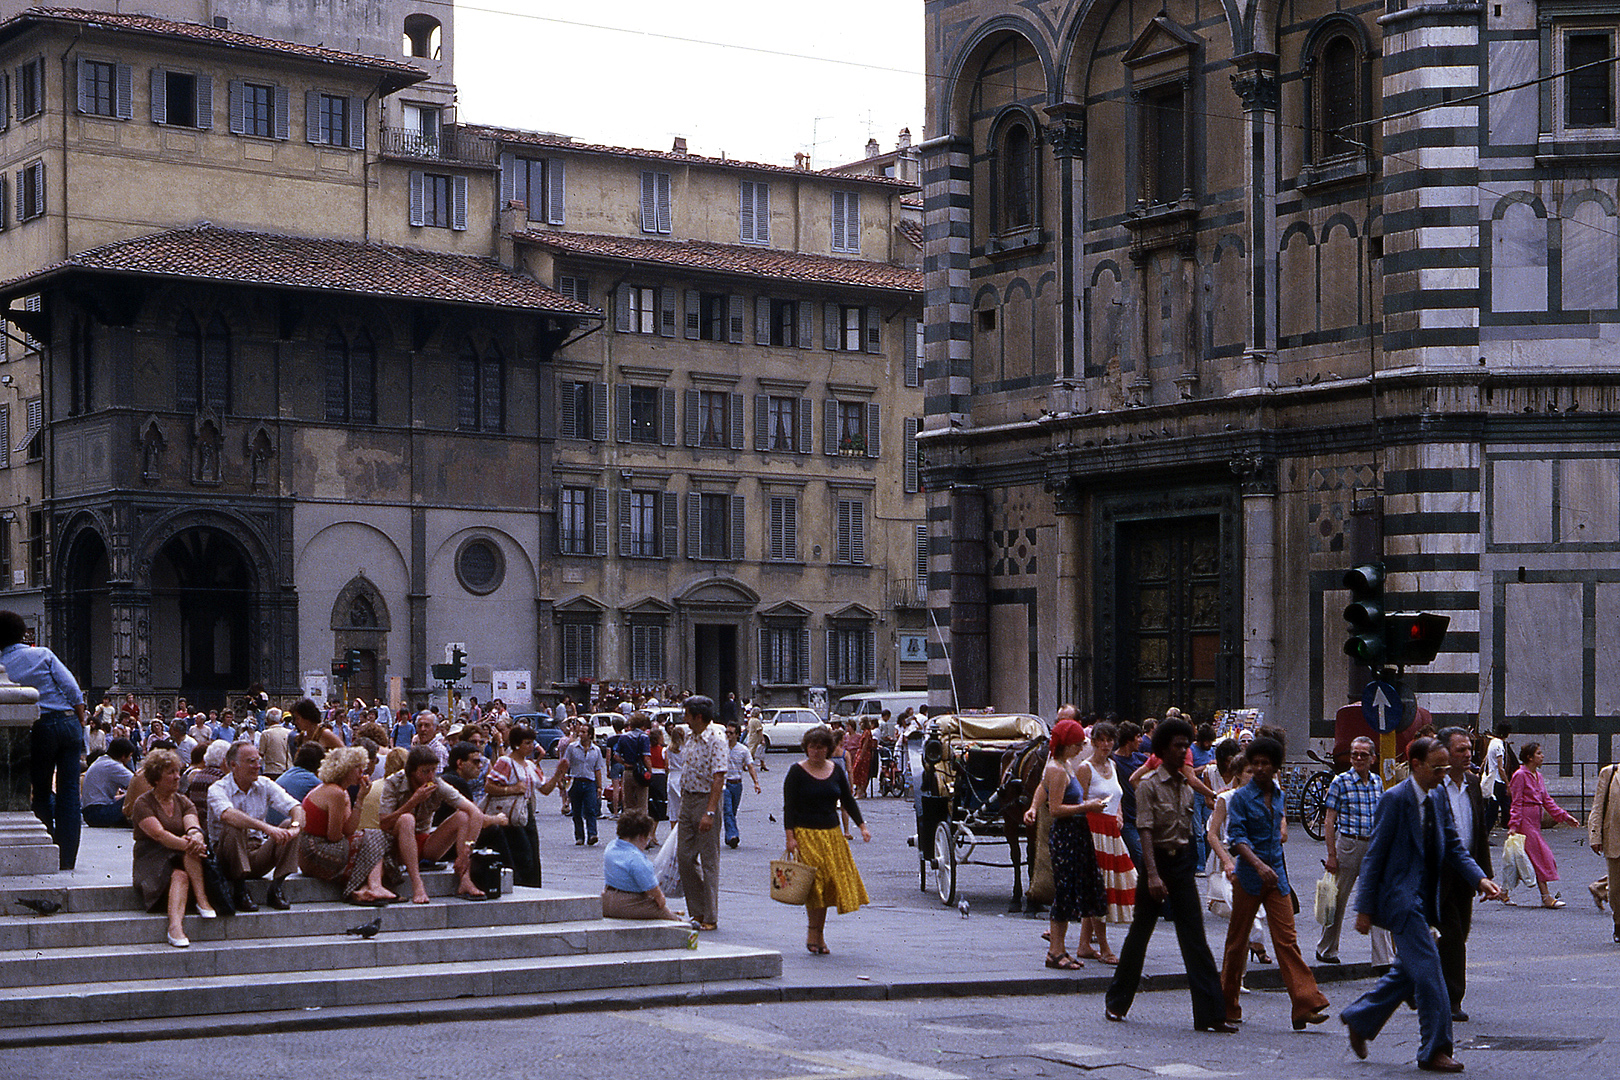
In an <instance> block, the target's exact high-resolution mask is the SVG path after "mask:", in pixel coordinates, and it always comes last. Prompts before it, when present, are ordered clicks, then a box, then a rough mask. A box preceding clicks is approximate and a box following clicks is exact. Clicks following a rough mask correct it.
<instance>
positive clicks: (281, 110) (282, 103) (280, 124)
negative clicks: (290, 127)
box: [274, 86, 292, 139]
mask: <svg viewBox="0 0 1620 1080" xmlns="http://www.w3.org/2000/svg"><path fill="white" fill-rule="evenodd" d="M290 100H291V97H290V95H289V94H288V92H287V88H286V87H285V86H278V87H276V108H275V114H276V115H275V118H274V122H275V129H276V138H278V139H285V138H286V137H287V124H288V119H287V118H288V115H289V114H290V113H291V112H292V108H291V104H290Z"/></svg>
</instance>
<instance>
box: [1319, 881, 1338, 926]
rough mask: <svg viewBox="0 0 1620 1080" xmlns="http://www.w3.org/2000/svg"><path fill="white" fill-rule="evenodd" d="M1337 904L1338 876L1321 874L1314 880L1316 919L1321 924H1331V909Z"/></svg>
mask: <svg viewBox="0 0 1620 1080" xmlns="http://www.w3.org/2000/svg"><path fill="white" fill-rule="evenodd" d="M1338 905H1339V876H1338V875H1337V874H1323V875H1322V876H1321V877H1320V878H1318V879H1317V882H1316V921H1317V922H1318V923H1320V924H1321V925H1323V926H1331V925H1332V924H1333V909H1334V908H1336V907H1338Z"/></svg>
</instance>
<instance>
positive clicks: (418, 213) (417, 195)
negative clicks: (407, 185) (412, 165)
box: [411, 169, 427, 225]
mask: <svg viewBox="0 0 1620 1080" xmlns="http://www.w3.org/2000/svg"><path fill="white" fill-rule="evenodd" d="M426 184H427V177H426V176H425V175H423V173H422V170H421V169H412V170H411V224H412V225H421V224H422V223H423V222H424V221H426V220H427V219H426V217H425V216H424V215H423V212H422V201H423V196H422V189H423V187H425V186H426Z"/></svg>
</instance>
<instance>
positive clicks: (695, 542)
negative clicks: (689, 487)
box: [686, 491, 703, 559]
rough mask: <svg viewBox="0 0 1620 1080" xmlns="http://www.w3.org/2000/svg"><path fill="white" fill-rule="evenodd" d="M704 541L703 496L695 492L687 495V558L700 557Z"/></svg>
mask: <svg viewBox="0 0 1620 1080" xmlns="http://www.w3.org/2000/svg"><path fill="white" fill-rule="evenodd" d="M702 540H703V496H702V495H699V494H698V493H697V492H695V491H688V492H687V493H686V557H687V558H688V559H695V558H697V557H698V551H699V550H700V548H699V545H700V544H701V543H702Z"/></svg>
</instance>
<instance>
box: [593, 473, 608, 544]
mask: <svg viewBox="0 0 1620 1080" xmlns="http://www.w3.org/2000/svg"><path fill="white" fill-rule="evenodd" d="M591 515H592V517H593V519H594V524H595V526H596V529H595V533H596V535H595V536H594V537H593V538H592V539H593V541H594V542H593V543H592V545H591V554H593V555H606V554H607V553H608V493H607V488H592V489H591Z"/></svg>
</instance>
